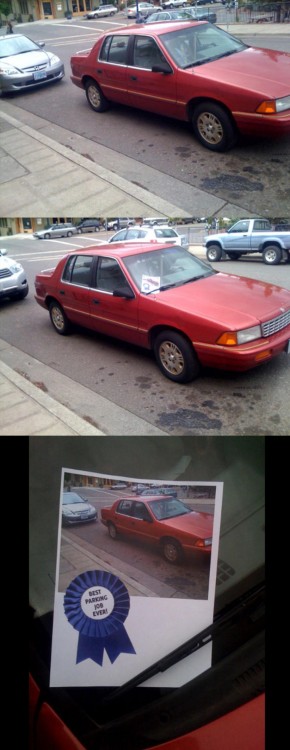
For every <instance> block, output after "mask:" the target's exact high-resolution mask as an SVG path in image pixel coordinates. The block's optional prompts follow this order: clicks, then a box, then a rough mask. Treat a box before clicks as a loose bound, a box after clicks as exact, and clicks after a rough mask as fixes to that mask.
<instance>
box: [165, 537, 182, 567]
mask: <svg viewBox="0 0 290 750" xmlns="http://www.w3.org/2000/svg"><path fill="white" fill-rule="evenodd" d="M162 554H163V557H164V558H165V560H167V562H169V563H171V564H174V563H178V562H180V560H181V559H182V547H181V545H180V544H179V542H177V541H176V539H171V538H170V537H168V539H163V541H162Z"/></svg>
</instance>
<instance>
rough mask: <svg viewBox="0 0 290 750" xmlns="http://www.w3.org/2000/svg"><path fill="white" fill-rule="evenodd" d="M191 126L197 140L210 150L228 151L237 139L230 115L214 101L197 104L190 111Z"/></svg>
mask: <svg viewBox="0 0 290 750" xmlns="http://www.w3.org/2000/svg"><path fill="white" fill-rule="evenodd" d="M192 127H193V131H194V134H195V135H196V137H197V138H198V140H199V142H200V143H201V144H202V145H203V146H205V147H206V148H209V149H210V150H211V151H228V150H229V149H230V148H232V147H233V146H234V145H235V143H236V141H237V137H238V134H237V129H236V127H235V124H234V122H233V121H232V119H231V117H230V115H229V114H228V113H227V112H226V110H225V109H223V107H221V106H220V105H219V104H215V102H211V101H205V102H202V103H201V104H198V105H197V107H195V109H194V111H193V113H192Z"/></svg>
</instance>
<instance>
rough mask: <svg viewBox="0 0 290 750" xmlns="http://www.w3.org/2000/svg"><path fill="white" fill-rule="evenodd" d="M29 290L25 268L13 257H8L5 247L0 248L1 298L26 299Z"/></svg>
mask: <svg viewBox="0 0 290 750" xmlns="http://www.w3.org/2000/svg"><path fill="white" fill-rule="evenodd" d="M28 291H29V290H28V282H27V278H26V273H25V271H24V268H23V267H22V265H21V264H20V263H17V262H16V261H15V260H14V259H13V258H9V257H8V255H7V250H5V248H4V247H2V248H0V299H1V298H3V297H16V299H24V297H27V295H28Z"/></svg>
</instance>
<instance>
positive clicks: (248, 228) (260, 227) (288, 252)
mask: <svg viewBox="0 0 290 750" xmlns="http://www.w3.org/2000/svg"><path fill="white" fill-rule="evenodd" d="M203 244H204V246H205V247H206V257H207V259H208V260H209V261H211V262H216V261H219V260H222V259H223V258H225V257H226V256H228V257H229V258H230V259H231V260H238V258H240V257H241V255H246V254H247V253H261V254H262V258H263V261H264V263H268V265H272V266H274V265H278V263H281V261H282V260H286V262H287V261H288V262H289V261H290V231H287V230H286V231H280V230H279V231H275V229H273V228H272V225H271V223H270V221H269V220H268V219H241V220H240V221H237V222H236V223H235V224H233V225H232V226H231V227H230V228H229V229H228V230H227V231H226V232H220V233H219V234H210V235H207V236H206V237H205V239H204V243H203Z"/></svg>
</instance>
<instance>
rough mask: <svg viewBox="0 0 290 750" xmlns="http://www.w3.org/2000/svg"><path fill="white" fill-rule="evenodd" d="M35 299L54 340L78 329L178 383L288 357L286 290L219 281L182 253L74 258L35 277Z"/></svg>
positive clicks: (144, 250)
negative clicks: (209, 371) (138, 356)
mask: <svg viewBox="0 0 290 750" xmlns="http://www.w3.org/2000/svg"><path fill="white" fill-rule="evenodd" d="M78 288H79V289H80V290H81V305H80V302H79V297H78V294H77V289H78ZM35 299H36V301H37V303H38V304H39V305H40V306H41V307H43V308H44V309H45V310H47V311H49V315H50V319H51V323H52V325H53V327H54V329H55V331H56V332H57V333H58V334H60V335H62V336H64V335H66V334H67V333H68V332H69V329H70V328H71V327H72V325H73V324H74V323H75V324H77V325H82V326H85V327H87V328H91V329H92V330H95V331H99V332H100V333H102V334H106V335H108V336H115V337H116V338H119V339H122V340H123V341H127V342H129V343H130V344H137V345H138V346H143V347H145V348H146V349H149V350H152V351H153V352H154V355H155V358H156V361H157V363H158V365H159V367H160V369H161V372H162V373H163V374H164V375H166V377H168V378H170V379H171V380H174V381H175V382H180V383H186V382H189V381H191V380H193V379H194V378H196V377H197V376H198V374H199V373H200V371H201V367H202V366H207V367H216V368H220V369H222V370H236V371H244V370H249V369H251V368H253V367H257V366H258V365H261V364H262V363H265V362H267V361H270V360H271V359H272V358H273V357H275V356H277V355H278V354H282V352H284V353H285V352H287V353H288V354H290V292H289V290H287V289H283V288H280V287H278V286H276V285H273V284H268V283H266V282H262V281H258V280H257V281H254V280H249V279H247V278H243V277H240V276H236V275H232V274H226V273H219V272H217V271H215V270H213V269H212V267H211V266H210V265H209V264H207V263H205V262H203V261H202V260H200V259H199V258H197V257H195V256H194V255H192V254H191V253H190V252H189V251H187V250H185V249H184V248H183V247H181V246H180V245H173V244H170V245H165V244H163V245H159V244H158V243H156V242H154V243H151V244H150V243H148V244H145V243H144V244H143V245H142V244H141V243H140V242H139V243H136V244H130V243H128V244H126V243H118V244H117V243H116V244H114V245H113V246H111V245H110V244H109V243H107V244H105V245H99V246H98V247H95V248H89V249H86V250H82V251H79V252H76V251H75V252H72V253H70V254H69V255H66V256H64V257H63V258H62V259H61V260H60V261H59V262H58V264H57V266H56V268H55V269H48V270H46V271H43V272H41V273H38V274H37V275H36V277H35Z"/></svg>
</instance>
